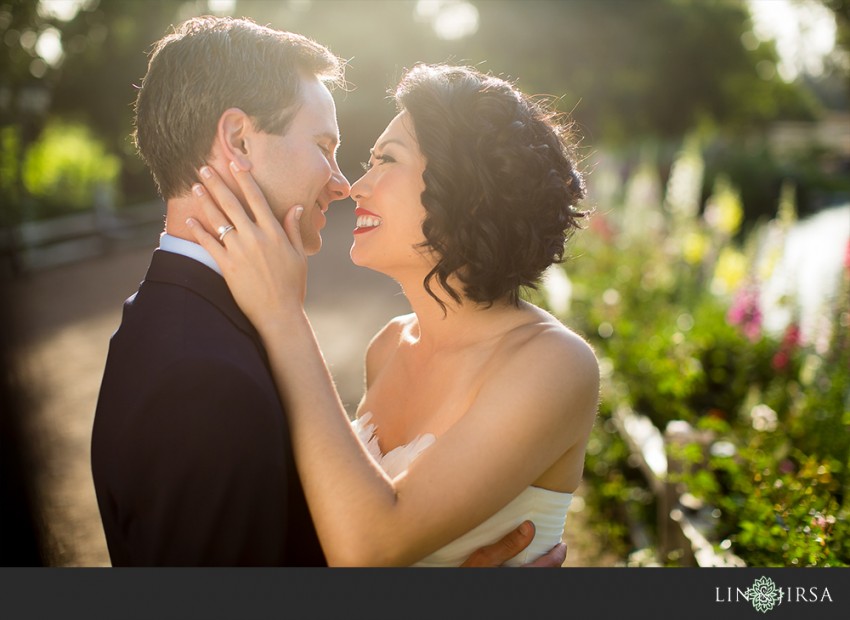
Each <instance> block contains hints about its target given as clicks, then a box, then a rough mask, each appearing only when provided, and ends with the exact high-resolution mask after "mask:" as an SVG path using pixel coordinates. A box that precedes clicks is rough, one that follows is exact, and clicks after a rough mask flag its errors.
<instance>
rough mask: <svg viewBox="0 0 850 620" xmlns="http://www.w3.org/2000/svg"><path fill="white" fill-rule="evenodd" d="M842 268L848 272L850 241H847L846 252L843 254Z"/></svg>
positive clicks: (849, 270) (849, 269)
mask: <svg viewBox="0 0 850 620" xmlns="http://www.w3.org/2000/svg"><path fill="white" fill-rule="evenodd" d="M844 267H845V269H847V271H848V272H850V239H847V251H846V252H845V253H844Z"/></svg>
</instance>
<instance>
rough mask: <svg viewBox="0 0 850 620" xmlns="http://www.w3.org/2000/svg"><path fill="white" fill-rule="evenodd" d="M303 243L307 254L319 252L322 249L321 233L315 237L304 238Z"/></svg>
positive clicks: (311, 254)
mask: <svg viewBox="0 0 850 620" xmlns="http://www.w3.org/2000/svg"><path fill="white" fill-rule="evenodd" d="M302 243H303V244H304V253H305V254H306V255H307V256H313V255H314V254H318V253H319V250H321V249H322V237H321V236H319V235H316V237H315V238H314V239H307V240H304V239H302Z"/></svg>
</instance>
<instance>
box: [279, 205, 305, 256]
mask: <svg viewBox="0 0 850 620" xmlns="http://www.w3.org/2000/svg"><path fill="white" fill-rule="evenodd" d="M303 213H304V207H302V206H301V205H298V206H295V207H292V208H291V209H290V210H289V211H288V212H287V213H286V218H285V219H284V220H283V224H284V225H283V230H284V231H285V232H286V236H287V237H288V238H289V243H291V244H292V247H293V249H294V250H295V251H296V252H297V253H298V255H299V256H301V257H304V258H306V256H307V255H306V254H305V253H304V242H303V241H302V240H301V216H302V215H303Z"/></svg>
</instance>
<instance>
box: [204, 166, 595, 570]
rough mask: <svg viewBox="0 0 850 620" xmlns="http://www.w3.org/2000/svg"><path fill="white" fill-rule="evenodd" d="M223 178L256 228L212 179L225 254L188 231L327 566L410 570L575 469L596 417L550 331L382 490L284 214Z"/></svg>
mask: <svg viewBox="0 0 850 620" xmlns="http://www.w3.org/2000/svg"><path fill="white" fill-rule="evenodd" d="M235 177H236V179H237V181H238V183H239V184H240V187H241V188H242V190H243V192H244V193H245V196H246V200H248V202H249V205H250V207H251V210H252V212H253V213H254V214H255V217H256V219H257V224H256V225H255V224H253V223H252V222H251V221H250V220H249V219H248V217H247V215H245V211H244V210H243V208H242V207H241V205H240V204H239V203H238V201H237V200H236V199H235V198H234V197H233V196H232V194H231V193H230V192H229V191H227V190H226V188H225V187H224V184H223V183H222V182H221V181H220V179H217V178H214V179H213V180H212V181H208V182H207V187H208V188H209V189H210V191H211V192H213V193H214V195H215V198H216V200H217V201H218V203H219V204H220V205H221V208H222V210H223V211H224V212H225V213H226V214H227V216H228V218H229V219H230V221H231V222H232V223H233V224H234V225H235V226H236V230H235V231H233V232H231V233H229V234H228V235H227V237H226V240H225V242H224V247H222V245H221V244H219V243H218V242H217V241H216V240H215V239H214V238H213V237H211V236H210V235H208V234H206V233H205V232H203V231H201V230H199V226H198V225H197V224H195V226H194V227H193V230H194V231H195V232H196V236H197V239H198V241H199V242H200V243H201V244H202V245H203V246H204V247H205V248H206V249H207V250H208V251H210V253H211V254H212V255H213V258H215V259H216V261H217V262H218V263H219V266H220V267H221V268H222V271H223V272H224V274H225V277H226V278H227V281H228V285H229V286H230V287H231V290H232V291H233V293H234V296H235V297H236V299H237V301H238V302H239V303H240V306H241V307H242V308H243V310H244V311H245V312H246V314H247V315H248V317H249V318H250V319H251V320H252V322H253V323H254V325H255V326H256V327H257V329H258V331H259V332H260V334H261V336H262V337H263V340H264V342H265V343H266V345H267V350H268V354H269V359H270V363H271V366H272V370H273V373H274V376H275V379H276V381H277V383H278V389H279V390H280V392H281V397H282V400H283V402H284V405H285V408H286V410H287V412H288V415H289V419H290V427H291V432H292V438H293V445H294V451H295V458H296V462H297V464H298V468H299V472H300V474H301V478H302V482H303V486H304V490H305V494H306V496H307V499H308V501H309V503H310V506H311V514H312V515H313V518H314V521H315V524H316V529H317V532H318V534H319V538H320V540H321V542H322V546H323V548H324V550H325V552H326V554H327V559H328V562H329V563H330V564H333V565H358V566H362V565H379V566H388V565H406V564H410V563H412V562H415V561H416V560H418V559H421V558H422V557H425V556H426V555H428V554H429V553H431V552H433V551H435V550H436V549H438V548H440V547H441V546H443V545H445V544H447V543H448V542H450V541H452V540H454V539H455V538H457V537H458V536H460V535H462V534H463V533H465V532H467V531H469V530H470V529H472V528H473V527H475V526H476V525H478V524H479V523H481V522H483V521H484V520H485V519H486V518H487V517H489V516H490V515H492V514H494V513H495V512H497V511H498V510H499V509H500V508H501V507H503V506H504V505H505V504H507V503H508V502H509V501H510V500H511V499H513V498H514V497H515V496H516V495H518V494H519V493H520V492H521V491H522V490H523V489H524V488H525V487H527V486H528V485H529V484H531V483H532V482H533V481H534V480H536V479H537V478H538V477H539V476H540V475H541V474H542V473H543V472H545V471H546V470H547V469H548V468H549V467H550V466H551V465H552V464H553V463H554V462H555V461H556V460H557V459H558V458H560V457H561V456H562V455H563V454H565V453H566V452H568V451H569V450H579V451H580V452H581V456H583V451H584V443H585V442H586V439H587V435H588V434H589V430H590V426H591V425H592V421H593V418H594V416H595V411H596V406H597V397H598V369H597V365H596V360H595V357H594V356H593V353H592V352H591V351H590V349H589V347H587V345H586V344H585V343H584V342H583V341H581V340H580V339H579V338H577V337H576V336H574V335H572V334H570V333H569V332H566V330H559V329H550V330H548V331H546V332H544V333H542V334H540V335H539V336H536V337H534V338H532V339H531V340H530V341H529V343H527V344H526V345H524V346H523V347H522V348H521V350H520V351H518V352H516V354H514V355H512V356H510V359H508V360H505V362H504V364H502V367H501V368H500V369H499V370H498V372H496V373H495V374H494V375H493V376H492V377H491V379H490V380H489V381H488V382H487V383H486V385H485V386H484V387H483V388H482V390H481V392H480V394H479V396H478V397H477V399H476V401H475V403H474V404H473V405H472V407H471V408H470V410H469V411H468V412H467V413H466V414H465V415H464V416H463V417H462V418H461V419H460V420H459V421H458V422H457V423H456V424H455V425H454V426H453V427H452V428H451V429H449V430H448V431H447V432H446V433H444V434H443V435H442V436H441V437H440V438H439V440H438V441H437V442H435V444H434V445H433V446H431V447H430V448H429V449H428V450H427V451H425V452H424V453H423V454H422V455H421V456H420V457H419V458H418V459H417V460H416V461H415V462H414V463H413V465H412V466H411V467H410V468H409V470H408V471H407V472H405V473H403V474H401V475H399V476H398V477H396V478H395V479H390V478H389V477H388V476H387V475H386V474H385V473H384V472H383V471H382V470H381V469H380V467H379V466H377V464H376V463H375V462H374V461H373V460H372V459H371V458H370V457H369V455H368V453H367V452H366V449H365V448H364V447H363V446H362V444H361V443H360V441H359V440H358V439H357V437H356V436H355V434H354V431H353V429H352V428H351V425H350V423H349V421H348V418H347V416H346V414H345V411H344V409H343V407H342V404H341V402H340V400H339V397H338V396H337V393H336V391H335V389H334V385H333V381H332V378H331V376H330V373H329V372H328V370H327V367H326V365H325V363H324V359H323V357H322V354H321V351H320V350H319V347H318V345H317V342H316V339H315V336H314V334H313V330H312V328H311V326H310V323H309V321H308V320H307V317H306V315H305V313H304V309H303V303H302V302H303V287H304V281H305V271H306V268H305V265H306V259H305V258H304V254H303V249H302V247H301V241H300V236H299V234H298V222H297V219H296V217H295V215H296V210H295V209H293V210H291V211H290V213H289V214H288V215H287V217H286V222H285V228H286V231H285V232H284V231H283V230H281V228H280V226H279V225H278V224H277V222H276V221H275V220H274V217H273V216H272V215H271V212H270V210H269V209H268V206H267V205H266V203H265V200H264V198H263V197H262V194H261V193H260V191H259V189H258V188H257V187H256V185H255V184H254V182H253V179H251V177H250V175H248V174H247V173H246V172H244V171H239V170H236V171H235ZM211 208H213V209H214V207H211ZM219 218H221V214H219ZM210 221H211V222H212V223H213V225H216V223H217V222H216V220H215V219H213V218H212V217H211V218H210ZM481 455H490V456H492V458H484V459H482V458H481Z"/></svg>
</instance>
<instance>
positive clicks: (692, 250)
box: [682, 231, 708, 265]
mask: <svg viewBox="0 0 850 620" xmlns="http://www.w3.org/2000/svg"><path fill="white" fill-rule="evenodd" d="M706 251H708V240H707V239H706V238H705V236H704V235H701V234H700V233H698V232H693V231H692V232H689V233H688V234H687V235H685V240H684V242H683V243H682V255H683V256H684V258H685V261H687V262H688V263H689V264H691V265H696V264H697V263H699V262H700V261H701V260H702V259H703V257H704V256H705V253H706Z"/></svg>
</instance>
